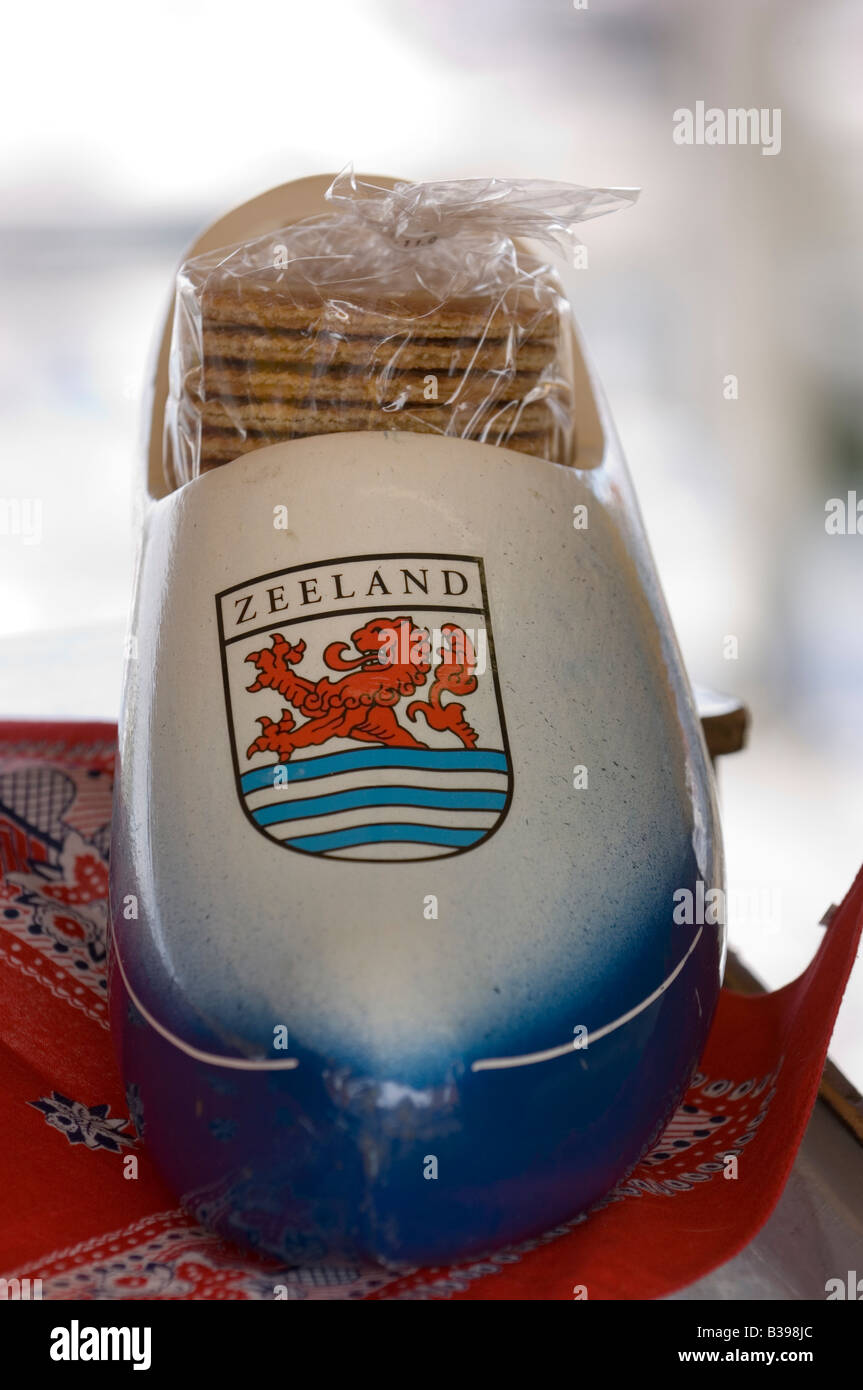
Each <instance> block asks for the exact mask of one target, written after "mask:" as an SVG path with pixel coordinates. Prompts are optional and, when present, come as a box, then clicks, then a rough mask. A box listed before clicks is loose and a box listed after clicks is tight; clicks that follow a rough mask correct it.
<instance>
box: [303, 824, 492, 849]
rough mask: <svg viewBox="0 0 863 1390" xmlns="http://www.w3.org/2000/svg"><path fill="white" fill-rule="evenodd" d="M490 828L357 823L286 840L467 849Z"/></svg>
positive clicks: (310, 844)
mask: <svg viewBox="0 0 863 1390" xmlns="http://www.w3.org/2000/svg"><path fill="white" fill-rule="evenodd" d="M487 834H488V831H487V830H451V829H450V828H449V827H448V826H444V825H356V826H352V828H351V829H350V830H333V831H331V832H330V833H329V834H324V835H301V836H300V837H299V838H298V839H296V840H283V841H282V844H283V845H290V846H291V848H292V849H308V850H317V852H318V853H319V854H323V853H324V852H325V851H326V850H329V849H347V848H348V847H350V846H351V845H370V844H377V843H379V842H380V841H382V840H387V841H390V842H395V843H400V844H406V845H416V844H420V845H448V846H451V847H452V848H453V849H465V848H466V847H467V846H468V845H475V844H476V842H477V840H481V839H482V838H483V836H485V835H487Z"/></svg>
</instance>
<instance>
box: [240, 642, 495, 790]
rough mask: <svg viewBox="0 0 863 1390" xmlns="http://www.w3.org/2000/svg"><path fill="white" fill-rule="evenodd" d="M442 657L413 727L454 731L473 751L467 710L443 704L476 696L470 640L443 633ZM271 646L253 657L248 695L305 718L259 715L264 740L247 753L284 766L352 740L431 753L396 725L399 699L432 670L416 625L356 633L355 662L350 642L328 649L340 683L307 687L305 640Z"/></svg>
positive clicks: (414, 707) (412, 711)
mask: <svg viewBox="0 0 863 1390" xmlns="http://www.w3.org/2000/svg"><path fill="white" fill-rule="evenodd" d="M441 635H442V639H443V641H442V651H441V657H440V660H439V662H438V664H437V666H436V667H435V672H434V680H433V682H432V686H431V689H430V690H429V695H428V700H427V701H424V700H414V701H413V702H412V703H411V704H410V705H409V706H408V709H407V715H408V718H409V719H410V720H411V721H412V722H413V721H415V720H416V717H417V715H418V714H422V715H423V716H424V718H425V720H426V722H427V723H428V725H429V727H430V728H432V729H435V730H437V731H438V732H444V731H446V730H449V731H450V732H451V733H453V734H454V735H455V736H456V737H457V738H458V739H459V740H460V741H461V743H462V744H463V745H464V747H465V748H473V747H474V746H475V744H476V741H477V733H476V731H475V730H474V729H472V728H471V726H470V724H468V722H467V720H466V719H465V717H464V705H461V704H457V703H455V702H453V703H451V704H444V703H443V696H444V695H445V694H447V693H450V694H453V695H470V694H471V693H472V692H473V691H474V690H476V686H477V681H476V676H475V675H474V674H473V671H474V667H475V666H476V657H475V655H474V650H473V647H472V645H471V643H470V641H469V640H468V638H467V636H466V634H465V633H464V632H463V631H462V629H461V628H460V627H457V626H456V624H455V623H446V624H445V625H444V627H443V628H442V630H441ZM270 641H271V643H272V645H271V646H270V647H266V648H265V649H264V650H263V651H260V652H250V653H249V655H248V656H247V657H246V660H247V661H251V662H253V663H254V666H255V669H256V670H257V673H258V675H257V679H256V680H255V682H254V684H253V685H249V686H247V687H246V689H247V690H249V691H257V690H274V691H277V692H278V694H279V695H281V696H282V698H283V699H285V700H286V701H287V702H288V705H290V706H292V707H293V709H295V710H297V711H298V712H299V713H300V714H302V715H305V723H304V724H299V725H298V724H297V723H296V720H295V719H294V716H293V714H292V712H291V709H289V708H287V707H283V709H282V715H281V719H279V720H278V722H277V721H276V720H274V719H269V718H268V717H267V716H266V715H262V716H260V717H259V719H258V721H257V722H258V723H259V724H260V726H261V733H260V735H259V737H258V738H256V739H255V741H254V743H252V744H251V745H250V746H249V748H248V750H247V752H246V757H247V758H251V757H252V756H253V755H254V754H255V753H275V754H276V755H277V758H278V761H279V762H281V763H286V762H287V761H288V760H289V759H290V757H291V754H292V753H293V752H295V750H296V749H297V748H308V747H312V746H317V745H319V744H322V743H328V742H329V740H330V739H332V738H355V739H359V740H360V741H361V742H363V743H381V744H385V745H386V746H387V747H390V748H427V747H428V744H427V743H421V742H420V740H419V739H417V738H414V736H413V734H412V733H411V732H410V730H409V729H406V728H405V727H404V726H403V725H402V724H400V723H399V721H398V716H397V713H396V706H397V705H398V703H399V700H401V699H402V698H404V697H406V696H410V695H413V694H414V693H415V691H417V690H419V689H420V687H422V686H424V685H425V683H426V681H427V679H428V675H429V671H430V670H431V666H432V655H431V649H430V642H429V637H428V633H427V632H426V631H425V630H424V629H422V628H419V627H417V626H416V625H415V623H414V621H413V619H412V618H408V617H405V618H383V617H381V618H373V619H372V620H371V621H370V622H368V623H366V624H365V626H364V627H360V628H357V630H356V632H352V633H351V644H352V645H353V648H354V649H355V651H356V652H357V653H358V655H356V656H351V655H350V650H351V647H350V645H349V644H348V643H346V642H331V643H330V645H329V646H328V647H327V648H326V649H325V651H324V662H325V664H326V665H327V666H328V667H329V669H330V670H331V671H346V672H348V674H347V675H345V676H342V678H341V680H335V681H333V680H328V679H327V677H325V676H324V677H322V679H321V680H319V681H310V680H306V679H305V677H303V676H300V675H298V674H297V673H296V671H295V670H294V669H293V668H294V667H296V666H298V665H299V663H300V662H301V661H302V659H303V656H304V654H305V650H306V644H305V642H303V641H300V642H296V643H291V642H287V641H285V639H284V637H283V636H282V634H281V633H279V632H274V633H271V634H270Z"/></svg>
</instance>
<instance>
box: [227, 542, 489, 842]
mask: <svg viewBox="0 0 863 1390" xmlns="http://www.w3.org/2000/svg"><path fill="white" fill-rule="evenodd" d="M216 603H217V608H218V618H219V631H220V637H221V642H222V660H223V671H224V677H225V698H226V701H227V710H228V725H229V731H230V736H231V745H232V750H233V757H234V766H235V771H236V776H237V788H238V792H239V796H240V801H241V803H242V805H243V808H244V810H245V812H246V814H247V816H248V817H249V819H250V820H251V822H252V824H253V825H254V826H255V827H256V829H257V830H259V831H260V832H261V833H262V834H264V835H267V836H269V837H270V838H271V839H272V840H274V841H277V842H278V843H279V844H280V845H282V846H283V847H284V848H286V849H291V850H295V851H297V852H299V853H303V854H312V855H320V856H324V857H326V858H328V859H334V858H335V859H353V860H357V859H360V860H375V861H381V860H384V861H386V860H392V861H400V862H404V861H406V860H416V859H432V858H440V857H442V856H445V855H452V854H459V853H463V852H464V851H466V850H469V849H475V848H476V847H477V845H480V844H481V843H482V842H483V841H484V840H487V839H488V837H489V836H490V835H491V834H492V833H493V832H494V831H495V830H496V829H497V828H498V826H499V825H500V824H501V822H502V820H503V818H504V816H505V815H506V812H507V810H508V807H509V802H510V799H511V795H512V769H511V764H510V757H509V748H508V744H507V737H506V728H505V724H504V718H503V710H502V707H501V699H500V688H499V682H498V673H497V668H496V663H495V655H494V642H493V639H492V632H491V620H490V615H489V611H488V600H487V595H486V586H485V575H484V571H483V564H482V560H481V559H479V558H478V557H475V556H462V555H418V554H406V555H369V556H351V557H348V558H345V559H338V560H325V561H322V562H320V563H317V564H306V565H298V566H293V567H292V568H290V569H286V570H282V571H279V572H277V573H273V574H266V575H261V576H259V577H258V578H256V579H252V580H249V581H248V582H247V583H245V584H239V585H235V586H233V587H232V588H230V589H227V590H224V591H223V592H222V593H220V594H219V595H217V599H216Z"/></svg>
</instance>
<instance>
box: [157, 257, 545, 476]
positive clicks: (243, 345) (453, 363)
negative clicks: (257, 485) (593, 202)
mask: <svg viewBox="0 0 863 1390" xmlns="http://www.w3.org/2000/svg"><path fill="white" fill-rule="evenodd" d="M542 269H543V270H544V271H545V275H544V276H535V277H532V276H530V275H527V274H525V272H524V270H523V269H522V268H521V267H520V268H519V272H518V278H516V279H514V280H513V281H512V282H511V283H510V284H508V285H505V286H504V287H503V288H502V287H501V286H500V285H496V286H495V287H494V289H493V291H490V292H489V293H488V294H472V295H470V296H461V297H452V298H447V299H445V300H443V301H442V302H441V300H440V299H437V300H436V299H435V298H433V297H432V296H431V295H430V294H428V293H423V292H422V290H416V291H414V292H409V293H400V294H396V293H386V292H383V293H382V292H381V291H380V289H378V290H377V291H376V292H375V294H374V295H373V296H372V295H369V296H368V297H369V302H365V301H364V300H363V301H361V302H358V300H360V294H359V292H358V290H357V287H356V285H351V286H349V287H348V286H345V287H340V286H336V285H333V284H328V285H327V286H326V287H325V289H324V287H321V290H320V292H318V293H315V294H312V293H310V291H309V287H308V286H307V285H297V284H292V283H291V281H290V278H289V277H288V276H287V275H286V273H285V272H284V271H275V270H273V269H272V268H271V267H264V268H261V267H258V268H257V269H256V271H255V273H254V275H242V274H241V275H236V274H234V275H231V274H227V273H225V274H220V273H218V271H217V272H216V273H215V274H210V275H208V276H207V277H206V279H205V281H204V283H203V284H202V286H201V287H200V290H199V292H198V293H197V296H196V302H195V306H194V308H195V313H194V315H193V316H191V317H192V319H193V321H194V325H195V330H194V332H192V333H188V334H187V340H188V341H187V344H186V351H185V352H182V351H181V353H180V363H181V372H180V374H179V387H178V388H175V401H174V416H173V421H174V443H173V452H174V456H175V459H176V463H177V471H178V474H179V477H180V480H185V478H187V477H191V476H194V475H195V474H196V473H198V472H206V471H207V470H208V469H210V468H214V467H217V466H219V465H220V464H222V463H227V462H230V460H231V459H234V458H237V457H238V456H240V455H241V454H245V453H248V452H250V451H251V450H253V449H259V448H262V447H264V446H265V445H267V444H275V443H278V442H281V441H286V440H292V439H302V438H305V437H307V436H309V435H317V434H331V433H336V432H339V431H343V430H409V431H411V432H421V433H433V434H442V435H449V436H456V437H459V438H463V439H474V440H481V441H483V442H487V443H493V444H498V445H505V446H506V447H508V448H513V449H518V450H520V451H522V452H524V453H529V454H535V455H537V456H539V457H543V458H550V459H553V460H556V461H559V462H564V461H566V459H567V457H568V455H569V451H570V448H571V442H572V440H571V431H572V400H571V387H570V380H569V371H568V356H567V350H566V349H567V346H568V338H567V332H566V326H565V315H566V313H567V305H566V301H565V300H564V299H563V297H562V295H561V293H560V290H559V287H558V285H557V282H556V279H555V278H554V276H553V274H552V272H550V271H548V270H547V268H545V267H543V268H542ZM189 320H190V316H189V315H188V312H187V313H186V319H185V321H186V322H187V323H188V322H189ZM182 321H183V320H182V316H181V315H180V314H178V322H180V323H182ZM175 346H176V342H175ZM181 346H182V344H181Z"/></svg>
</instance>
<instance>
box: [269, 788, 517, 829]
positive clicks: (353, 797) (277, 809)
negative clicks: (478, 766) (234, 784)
mask: <svg viewBox="0 0 863 1390" xmlns="http://www.w3.org/2000/svg"><path fill="white" fill-rule="evenodd" d="M505 805H506V793H505V792H485V791H458V792H456V791H452V792H448V791H438V790H437V789H436V788H434V787H357V788H356V790H353V789H352V790H351V791H347V792H333V793H332V794H331V795H330V796H306V797H302V798H301V799H300V800H298V801H290V802H284V801H280V802H277V803H276V804H275V805H272V806H259V807H258V809H257V811H253V812H252V815H253V817H254V819H255V820H256V821H257V823H258V825H278V824H279V822H281V821H286V820H302V819H303V818H304V817H305V816H323V815H326V814H327V813H328V812H331V811H333V812H334V811H356V810H359V809H360V808H362V807H364V806H435V807H439V808H440V809H441V810H444V811H502V810H503V808H504V806H505Z"/></svg>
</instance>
